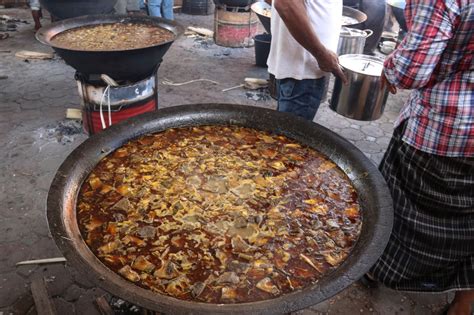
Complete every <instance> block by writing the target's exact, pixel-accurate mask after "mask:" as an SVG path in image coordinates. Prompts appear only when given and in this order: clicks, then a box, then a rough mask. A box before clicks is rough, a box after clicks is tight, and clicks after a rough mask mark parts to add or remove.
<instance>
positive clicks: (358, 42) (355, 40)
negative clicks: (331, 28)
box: [337, 27, 373, 56]
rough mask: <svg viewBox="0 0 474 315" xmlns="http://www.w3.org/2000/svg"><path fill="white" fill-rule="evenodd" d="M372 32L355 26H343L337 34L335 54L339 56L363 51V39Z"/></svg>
mask: <svg viewBox="0 0 474 315" xmlns="http://www.w3.org/2000/svg"><path fill="white" fill-rule="evenodd" d="M372 34H373V32H372V30H358V29H355V28H349V27H343V28H342V29H341V33H340V34H339V43H338V45H337V54H338V55H339V56H342V55H347V54H362V53H363V52H364V46H365V40H366V38H368V37H370V36H371V35H372Z"/></svg>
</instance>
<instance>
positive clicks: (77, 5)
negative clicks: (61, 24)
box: [40, 0, 117, 20]
mask: <svg viewBox="0 0 474 315" xmlns="http://www.w3.org/2000/svg"><path fill="white" fill-rule="evenodd" d="M40 3H41V5H42V6H43V7H44V8H45V9H46V10H48V12H49V13H51V14H52V15H53V16H54V17H55V18H57V19H59V20H63V19H70V18H73V17H77V16H81V15H89V14H111V13H114V6H115V4H116V3H117V0H40Z"/></svg>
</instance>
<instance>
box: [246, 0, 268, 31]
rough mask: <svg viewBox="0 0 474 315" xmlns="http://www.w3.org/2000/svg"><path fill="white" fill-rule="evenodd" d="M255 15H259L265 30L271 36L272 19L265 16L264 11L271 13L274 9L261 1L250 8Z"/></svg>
mask: <svg viewBox="0 0 474 315" xmlns="http://www.w3.org/2000/svg"><path fill="white" fill-rule="evenodd" d="M250 8H251V9H252V11H253V12H255V14H257V17H258V19H259V20H260V23H262V25H263V28H264V29H265V31H266V32H267V33H268V34H271V33H272V31H271V17H268V16H266V15H265V14H263V12H264V10H268V11H271V9H272V7H271V5H269V4H268V3H266V2H263V1H259V2H255V3H254V4H252V6H251V7H250Z"/></svg>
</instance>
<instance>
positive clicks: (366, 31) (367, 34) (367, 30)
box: [363, 29, 374, 38]
mask: <svg viewBox="0 0 474 315" xmlns="http://www.w3.org/2000/svg"><path fill="white" fill-rule="evenodd" d="M363 31H364V32H365V33H366V35H365V38H368V37H370V36H372V34H373V33H374V31H372V30H370V29H366V30H363Z"/></svg>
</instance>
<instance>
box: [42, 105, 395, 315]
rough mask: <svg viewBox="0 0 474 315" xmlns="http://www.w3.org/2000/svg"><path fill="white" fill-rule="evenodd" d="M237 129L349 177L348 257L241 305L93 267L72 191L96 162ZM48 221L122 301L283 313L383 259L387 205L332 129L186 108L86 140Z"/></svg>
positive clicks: (242, 110) (85, 270) (62, 180)
mask: <svg viewBox="0 0 474 315" xmlns="http://www.w3.org/2000/svg"><path fill="white" fill-rule="evenodd" d="M223 124H224V125H228V124H232V125H239V126H245V127H251V128H256V129H260V130H266V131H272V132H275V133H277V134H282V135H285V136H288V137H290V138H293V139H295V140H297V141H299V142H300V143H303V144H306V145H309V146H311V147H313V148H315V149H317V150H319V151H320V152H322V153H323V154H325V155H326V156H328V157H329V158H330V159H331V160H333V161H334V162H335V163H336V164H337V165H339V167H341V169H342V170H343V171H344V172H345V173H346V174H347V175H348V176H349V178H350V179H351V180H352V183H353V185H354V186H355V188H356V189H357V192H358V194H359V202H360V203H361V206H362V215H363V224H362V231H361V235H360V237H359V240H358V241H357V243H356V245H355V247H354V249H353V250H352V252H351V254H350V256H349V257H348V258H347V260H346V261H345V262H343V263H342V265H341V266H340V267H339V268H337V269H336V270H335V271H333V272H331V273H330V274H327V275H326V276H324V277H323V278H322V279H321V280H320V281H319V282H318V283H317V284H315V285H313V286H311V287H309V288H307V289H305V290H300V291H296V292H293V293H290V294H286V295H283V296H280V297H278V298H275V299H270V300H265V301H259V302H252V303H242V304H207V303H200V302H199V303H198V302H190V301H182V300H178V299H176V298H172V297H169V296H164V295H160V294H157V293H153V292H152V291H150V290H146V289H143V288H141V287H138V286H136V285H135V284H133V283H131V282H129V281H127V280H125V279H124V278H122V277H121V276H119V275H118V274H116V273H115V272H113V271H111V270H110V269H108V268H107V267H106V266H105V265H103V264H102V262H100V260H99V259H98V258H96V256H95V255H94V254H93V253H92V252H91V250H90V249H89V247H88V246H87V245H86V243H85V242H84V240H83V239H82V237H81V234H80V232H79V228H78V224H77V220H76V198H77V195H78V192H79V189H80V187H81V185H82V183H83V181H84V180H85V179H86V177H87V176H88V175H89V173H90V172H91V170H92V169H93V168H94V167H95V165H96V164H97V163H98V162H99V161H100V160H101V159H102V158H103V157H105V156H106V155H107V154H109V153H110V152H112V151H114V150H115V149H117V148H119V147H121V146H122V145H123V144H125V143H126V142H128V141H129V140H131V139H134V138H137V137H139V136H141V135H144V134H148V133H155V132H159V131H163V130H166V129H168V128H175V127H184V126H199V125H223ZM47 217H48V223H49V228H50V230H51V233H52V235H53V237H54V239H55V241H56V244H57V245H58V247H59V248H60V249H61V251H62V252H63V254H64V256H65V257H66V258H67V260H68V263H70V264H71V265H72V266H73V267H75V268H76V269H77V270H78V271H79V272H80V273H81V274H83V275H84V276H85V277H88V278H89V279H90V280H91V281H92V282H93V283H95V284H96V285H97V286H98V287H101V288H103V289H104V290H106V291H108V292H110V293H112V294H114V295H116V296H119V297H121V298H123V299H125V300H127V301H130V302H132V303H136V304H138V305H140V306H142V307H145V308H147V309H150V310H155V311H160V312H164V313H168V314H206V315H208V314H285V313H289V312H291V311H295V310H298V309H302V308H305V307H308V306H310V305H314V304H317V303H320V302H321V301H324V300H326V299H328V298H330V297H331V296H333V295H335V294H336V293H338V292H340V291H341V290H343V289H344V288H346V287H347V286H349V285H350V284H351V283H353V282H354V281H356V280H357V279H359V278H360V277H361V276H362V275H363V274H365V273H366V272H367V271H368V269H369V268H370V267H371V266H372V265H373V264H374V263H375V261H376V260H377V259H378V257H379V256H380V255H381V254H382V252H383V250H384V248H385V246H386V244H387V241H388V238H389V235H390V232H391V229H392V220H393V209H392V200H391V197H390V193H389V191H388V189H387V186H386V183H385V181H384V179H383V177H382V176H381V175H380V173H379V172H378V171H377V169H376V167H375V166H374V165H373V164H372V163H371V162H370V161H369V160H368V159H367V158H366V157H365V156H364V154H363V153H362V152H360V151H359V150H358V149H357V148H356V147H355V146H353V145H352V144H350V143H349V142H348V141H346V140H345V139H343V138H341V137H340V136H338V135H336V134H335V133H333V132H332V131H330V130H328V129H326V128H324V127H322V126H320V125H318V124H315V123H312V122H308V121H306V120H303V119H301V118H298V117H296V116H292V115H290V114H287V113H281V112H277V111H273V110H269V109H263V108H256V107H250V106H240V105H223V104H206V105H185V106H177V107H171V108H167V109H162V110H159V111H157V112H153V113H149V114H144V115H141V116H137V117H134V118H132V119H130V120H127V121H125V122H124V123H120V124H117V125H114V126H112V127H110V128H108V129H106V130H104V131H103V132H101V133H100V134H98V135H95V136H93V137H91V138H89V139H87V140H86V141H85V142H84V143H82V144H81V145H80V146H79V147H78V148H77V149H75V150H74V151H73V152H72V153H71V154H70V155H69V157H68V158H67V159H66V160H65V161H64V163H63V164H62V165H61V167H60V168H59V170H58V172H57V174H56V176H55V178H54V180H53V183H52V184H51V188H50V191H49V195H48V202H47Z"/></svg>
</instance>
